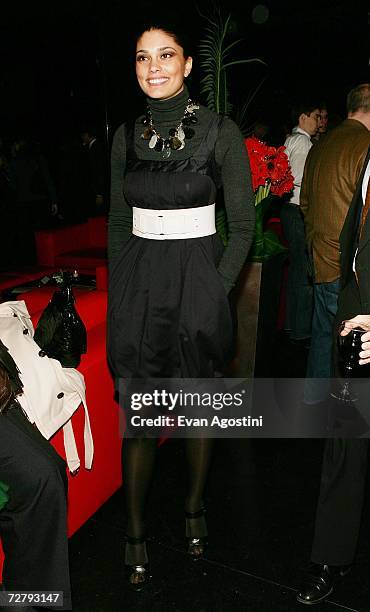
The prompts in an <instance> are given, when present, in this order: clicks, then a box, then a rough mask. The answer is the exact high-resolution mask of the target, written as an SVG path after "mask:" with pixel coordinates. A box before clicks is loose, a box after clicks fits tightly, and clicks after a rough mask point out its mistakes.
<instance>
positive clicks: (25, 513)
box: [0, 341, 72, 612]
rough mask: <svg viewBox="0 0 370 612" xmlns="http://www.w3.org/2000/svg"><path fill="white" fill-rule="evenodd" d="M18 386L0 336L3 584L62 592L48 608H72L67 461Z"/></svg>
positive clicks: (18, 588)
mask: <svg viewBox="0 0 370 612" xmlns="http://www.w3.org/2000/svg"><path fill="white" fill-rule="evenodd" d="M22 386H23V384H22V382H21V380H20V378H19V376H18V369H17V366H16V364H15V362H14V360H13V358H12V357H11V356H10V354H9V352H8V351H7V348H6V347H5V345H4V344H3V343H2V342H1V341H0V538H1V541H2V545H3V549H4V552H5V562H4V568H3V585H2V588H3V590H5V591H14V590H16V591H23V592H24V591H53V592H56V591H62V592H63V605H61V606H55V607H54V606H53V607H52V609H53V610H54V609H55V610H58V609H60V610H71V609H72V607H71V593H70V580H69V564H68V539H67V503H66V494H67V478H66V464H65V461H64V460H63V459H62V458H61V457H60V456H59V455H58V453H57V452H56V451H55V450H54V448H53V447H52V446H51V444H50V443H49V442H48V440H46V439H45V438H44V437H43V436H42V435H41V433H40V432H39V430H38V429H37V428H36V427H35V426H34V425H32V424H31V423H30V421H29V420H28V419H27V417H26V416H25V413H24V412H23V410H22V408H21V406H20V404H19V403H18V401H17V396H18V395H20V394H21V393H22ZM3 609H4V610H9V608H3ZM36 609H37V602H35V607H32V606H25V607H19V606H17V610H18V611H19V610H21V611H22V612H26V611H27V612H31V611H33V610H36ZM42 609H46V608H45V607H43V608H42ZM0 610H2V608H1V605H0Z"/></svg>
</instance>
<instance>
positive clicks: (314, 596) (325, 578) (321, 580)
mask: <svg viewBox="0 0 370 612" xmlns="http://www.w3.org/2000/svg"><path fill="white" fill-rule="evenodd" d="M350 569H351V566H350V565H346V566H334V565H318V564H317V563H311V564H310V565H309V567H308V569H307V570H306V572H305V576H304V578H303V581H302V584H301V586H300V588H299V590H298V594H297V601H298V602H299V603H303V604H306V605H314V604H317V603H319V602H320V601H323V600H324V599H326V598H327V597H329V595H330V594H331V593H332V592H333V588H334V583H335V581H336V580H337V579H338V578H340V577H342V576H345V575H346V574H348V572H349V571H350Z"/></svg>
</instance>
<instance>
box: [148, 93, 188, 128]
mask: <svg viewBox="0 0 370 612" xmlns="http://www.w3.org/2000/svg"><path fill="white" fill-rule="evenodd" d="M188 99H189V91H188V88H187V87H186V85H185V86H184V89H183V91H181V92H180V93H179V94H177V96H174V97H173V98H169V100H155V99H154V98H147V99H146V101H147V104H148V106H149V108H150V110H151V111H152V116H153V123H155V122H156V121H158V122H163V121H165V122H166V123H167V121H180V119H181V118H182V116H183V114H184V111H185V108H186V104H187V101H188Z"/></svg>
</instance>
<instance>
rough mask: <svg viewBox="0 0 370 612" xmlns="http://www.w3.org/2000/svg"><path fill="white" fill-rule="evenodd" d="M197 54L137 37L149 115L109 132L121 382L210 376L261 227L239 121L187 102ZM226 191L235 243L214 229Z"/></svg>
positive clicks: (134, 517) (137, 558)
mask: <svg viewBox="0 0 370 612" xmlns="http://www.w3.org/2000/svg"><path fill="white" fill-rule="evenodd" d="M191 68H192V58H191V56H190V55H189V54H188V53H187V49H186V47H185V45H184V42H183V41H182V40H181V39H180V38H179V36H178V35H177V34H175V33H174V32H173V31H172V30H171V29H170V28H167V27H165V26H163V25H150V26H147V27H144V28H143V29H142V31H141V33H140V35H139V36H138V37H137V47H136V76H137V80H138V83H139V85H140V87H141V89H142V91H143V92H144V94H145V95H146V98H147V105H148V110H147V114H146V115H145V116H141V117H139V118H138V119H137V120H136V121H135V123H133V124H132V125H130V124H123V125H122V126H120V127H119V128H118V130H117V132H116V134H115V136H114V141H113V146H112V162H111V163H112V166H111V182H112V184H111V208H110V214H109V261H110V285H109V313H108V354H109V360H110V364H111V367H112V370H113V372H114V375H115V376H116V377H117V378H125V379H131V378H136V379H137V378H140V379H141V378H143V379H144V378H145V379H148V378H158V377H161V378H198V377H202V378H210V377H213V376H214V373H215V371H219V372H220V371H221V372H222V367H223V366H224V365H225V363H227V362H228V361H229V360H230V357H231V356H232V346H233V338H232V335H233V334H232V320H231V315H230V308H229V301H228V293H229V291H230V290H231V289H232V287H233V286H234V284H235V281H236V279H237V277H238V274H239V272H240V269H241V267H242V265H243V263H244V261H245V259H246V257H247V254H248V250H249V247H250V244H251V241H252V238H253V231H254V204H253V201H254V198H253V191H252V186H251V176H250V168H249V162H248V157H247V154H246V150H245V146H244V142H243V139H242V136H241V134H240V132H239V130H238V128H237V126H236V125H235V124H234V123H233V122H232V121H231V120H230V119H228V118H224V117H221V116H219V115H217V114H216V113H213V112H211V111H209V110H208V109H207V108H206V107H203V106H200V105H198V104H195V103H194V102H192V101H191V100H190V99H189V92H188V90H187V87H186V85H185V83H184V79H185V78H186V77H187V76H188V75H189V73H190V71H191ZM219 188H222V189H223V195H224V201H225V206H226V211H227V217H228V225H229V242H228V246H227V247H226V249H225V250H224V251H223V249H222V245H221V240H220V238H219V236H218V234H216V230H215V221H214V202H215V199H216V193H217V190H218V189H219ZM156 444H157V442H156V440H155V439H151V438H143V437H142V438H131V439H125V440H124V443H123V453H122V455H123V470H124V482H125V492H126V503H127V515H128V525H127V543H126V558H125V562H126V565H128V566H130V582H131V584H133V585H134V586H135V587H136V588H141V587H142V586H143V583H144V582H145V581H146V580H147V576H148V574H147V572H146V564H147V562H148V558H147V552H146V545H145V526H144V510H145V498H146V493H147V490H148V486H149V483H150V479H151V475H152V470H153V463H154V457H155V450H156ZM211 447H212V440H211V439H209V438H202V439H191V438H188V439H187V440H186V456H187V460H188V466H189V491H188V496H187V499H186V501H185V515H186V536H187V538H188V551H189V554H190V555H192V556H193V557H199V556H201V555H202V554H203V551H204V547H205V541H206V536H207V528H206V523H205V518H204V509H203V502H202V496H203V489H204V485H205V480H206V476H207V472H208V466H209V462H210V457H211Z"/></svg>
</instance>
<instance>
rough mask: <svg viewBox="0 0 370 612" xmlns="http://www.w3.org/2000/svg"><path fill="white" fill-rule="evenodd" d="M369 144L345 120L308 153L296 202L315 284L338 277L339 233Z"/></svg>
mask: <svg viewBox="0 0 370 612" xmlns="http://www.w3.org/2000/svg"><path fill="white" fill-rule="evenodd" d="M369 145H370V131H369V130H368V129H367V128H366V127H365V126H364V125H363V124H362V123H361V122H360V121H357V120H356V119H346V120H345V121H343V123H341V124H340V125H339V126H338V127H336V128H335V129H333V130H332V131H331V132H329V133H328V134H327V135H326V136H325V137H324V138H322V139H321V140H319V142H318V143H317V144H315V145H314V146H313V147H312V149H311V150H310V152H309V154H308V157H307V160H306V165H305V169H304V174H303V181H302V189H301V197H300V202H301V210H302V213H303V215H304V220H305V226H306V239H307V244H308V250H309V253H310V254H311V255H312V259H313V266H314V280H315V282H316V283H329V282H331V281H334V280H336V279H338V278H339V277H340V263H339V236H340V233H341V231H342V227H343V224H344V221H345V218H346V215H347V212H348V208H349V205H350V203H351V200H352V197H353V194H354V191H355V188H356V184H357V181H358V179H359V176H360V173H361V170H362V167H363V164H364V160H365V157H366V154H367V150H368V147H369Z"/></svg>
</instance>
